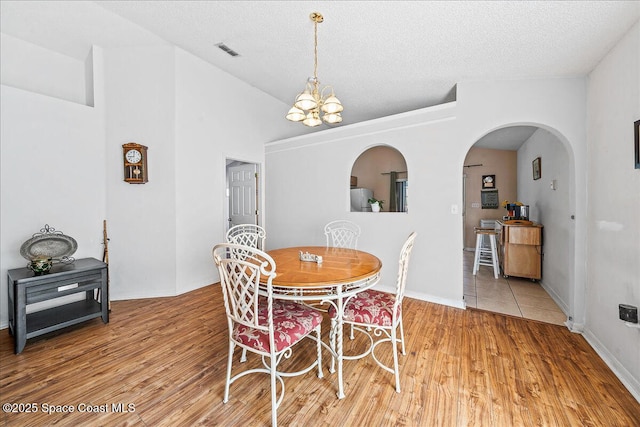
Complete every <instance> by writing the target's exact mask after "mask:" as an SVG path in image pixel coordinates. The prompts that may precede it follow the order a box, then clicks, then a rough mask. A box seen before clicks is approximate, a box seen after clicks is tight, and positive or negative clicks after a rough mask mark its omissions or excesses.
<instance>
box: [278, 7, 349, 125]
mask: <svg viewBox="0 0 640 427" xmlns="http://www.w3.org/2000/svg"><path fill="white" fill-rule="evenodd" d="M309 18H310V19H311V20H312V21H313V30H314V40H313V46H314V51H313V77H309V78H308V79H307V84H306V86H305V88H304V91H302V93H300V94H299V95H298V96H297V97H296V100H295V102H294V103H293V107H291V109H290V110H289V112H288V113H287V116H286V117H287V120H291V121H292V122H302V123H303V124H304V125H306V126H311V127H314V126H319V125H321V124H322V122H323V121H324V122H325V123H329V124H335V123H340V122H341V121H342V116H341V115H340V112H341V111H342V109H343V108H342V104H341V103H340V100H338V98H336V95H335V94H334V93H333V87H331V86H325V87H324V88H323V89H322V90H320V82H319V81H318V24H319V23H321V22H322V21H324V17H323V16H322V15H321V14H320V13H318V12H313V13H312V14H311V15H309ZM325 93H326V94H325ZM320 114H322V120H320Z"/></svg>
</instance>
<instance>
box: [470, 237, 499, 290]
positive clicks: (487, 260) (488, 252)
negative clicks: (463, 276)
mask: <svg viewBox="0 0 640 427" xmlns="http://www.w3.org/2000/svg"><path fill="white" fill-rule="evenodd" d="M474 231H475V233H476V256H475V259H474V261H473V275H474V276H475V275H476V273H477V272H478V269H479V268H480V266H481V265H486V266H489V267H493V276H494V277H495V278H496V279H497V278H498V274H499V272H500V267H498V250H497V249H496V231H495V229H493V228H480V227H474ZM483 236H487V237H488V238H489V243H490V245H489V246H486V245H483V244H482V243H483V240H484V239H483Z"/></svg>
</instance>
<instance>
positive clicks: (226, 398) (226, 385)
mask: <svg viewBox="0 0 640 427" xmlns="http://www.w3.org/2000/svg"><path fill="white" fill-rule="evenodd" d="M235 347H236V345H235V344H234V342H233V341H231V340H229V356H228V357H227V380H226V381H225V383H224V398H223V399H222V403H227V402H228V401H229V382H230V381H231V365H232V364H233V350H234V349H235Z"/></svg>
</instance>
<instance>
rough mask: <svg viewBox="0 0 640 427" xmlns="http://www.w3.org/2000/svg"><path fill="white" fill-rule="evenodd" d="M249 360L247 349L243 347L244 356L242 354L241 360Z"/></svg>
mask: <svg viewBox="0 0 640 427" xmlns="http://www.w3.org/2000/svg"><path fill="white" fill-rule="evenodd" d="M246 361H247V349H246V348H243V349H242V356H240V362H242V363H244V362H246Z"/></svg>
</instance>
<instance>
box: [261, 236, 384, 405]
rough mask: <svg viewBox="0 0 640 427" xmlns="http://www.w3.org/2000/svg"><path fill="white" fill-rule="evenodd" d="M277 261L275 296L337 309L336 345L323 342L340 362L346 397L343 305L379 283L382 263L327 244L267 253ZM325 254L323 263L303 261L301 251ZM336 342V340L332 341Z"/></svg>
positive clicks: (340, 389) (340, 395)
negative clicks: (348, 299)
mask: <svg viewBox="0 0 640 427" xmlns="http://www.w3.org/2000/svg"><path fill="white" fill-rule="evenodd" d="M267 253H268V254H269V255H270V256H271V257H272V258H273V260H274V261H275V264H276V277H274V278H273V282H272V286H273V297H274V298H278V299H285V300H296V301H306V302H311V301H313V302H316V303H318V304H320V305H324V304H331V305H333V306H334V307H335V309H336V312H337V317H336V322H335V324H334V325H333V329H332V330H331V331H330V337H334V339H335V348H334V346H333V345H329V346H327V345H326V344H324V343H323V345H324V346H325V347H326V348H327V349H328V350H329V351H330V352H331V353H332V354H333V356H334V357H335V359H336V360H337V365H338V393H337V395H338V398H339V399H342V398H343V397H344V387H343V381H342V359H343V358H342V355H343V354H342V338H343V336H342V334H343V321H342V318H343V316H342V314H343V305H344V302H345V299H347V298H349V297H350V296H353V295H355V294H356V293H358V292H361V291H363V290H365V289H369V288H371V287H373V286H375V285H376V284H377V283H378V281H379V279H380V269H381V268H382V262H381V261H380V260H379V259H378V258H377V257H376V256H374V255H372V254H370V253H367V252H364V251H359V250H356V249H347V248H334V247H325V246H296V247H290V248H281V249H274V250H271V251H268V252H267ZM301 253H302V254H306V255H310V256H311V258H313V257H314V256H320V257H322V261H321V262H316V261H303V260H301V256H300V254H301ZM332 342H334V341H333V340H332Z"/></svg>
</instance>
